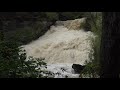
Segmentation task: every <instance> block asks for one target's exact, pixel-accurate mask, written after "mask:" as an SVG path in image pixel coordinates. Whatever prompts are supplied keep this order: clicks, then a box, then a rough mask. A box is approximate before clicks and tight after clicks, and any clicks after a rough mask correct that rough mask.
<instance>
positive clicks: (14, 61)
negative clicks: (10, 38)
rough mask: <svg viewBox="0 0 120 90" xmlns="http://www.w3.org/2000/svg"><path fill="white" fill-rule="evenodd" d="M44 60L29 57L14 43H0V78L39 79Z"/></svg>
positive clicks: (44, 64) (44, 65)
mask: <svg viewBox="0 0 120 90" xmlns="http://www.w3.org/2000/svg"><path fill="white" fill-rule="evenodd" d="M43 60H44V59H40V58H33V57H29V58H28V59H26V53H25V50H22V48H21V47H19V48H18V45H17V43H15V42H5V41H3V42H0V78H40V77H43V76H42V72H44V71H43V70H42V69H41V66H43V67H46V63H44V62H43Z"/></svg>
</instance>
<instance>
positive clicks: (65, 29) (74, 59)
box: [23, 18, 94, 77]
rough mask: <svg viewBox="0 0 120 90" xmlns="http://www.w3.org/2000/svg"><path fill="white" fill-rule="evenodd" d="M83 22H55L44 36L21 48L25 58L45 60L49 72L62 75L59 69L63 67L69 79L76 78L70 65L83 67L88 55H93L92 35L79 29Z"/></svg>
mask: <svg viewBox="0 0 120 90" xmlns="http://www.w3.org/2000/svg"><path fill="white" fill-rule="evenodd" d="M84 21H85V19H84V18H82V19H75V20H68V21H57V22H56V24H55V25H53V26H51V28H50V29H49V30H48V31H47V32H46V33H45V35H43V36H41V37H40V38H39V39H37V40H35V41H33V42H31V43H29V44H27V45H24V46H23V47H24V49H25V50H26V53H27V56H33V57H36V58H45V62H46V63H47V64H48V70H49V71H52V70H53V72H57V71H58V72H60V73H62V71H60V67H63V66H64V67H66V74H67V75H68V76H69V77H72V76H73V77H74V75H75V76H76V77H78V75H77V74H74V73H73V69H72V64H73V63H74V64H81V65H84V64H85V61H89V53H93V51H92V48H91V41H90V40H91V38H93V37H94V34H93V33H92V32H91V31H85V30H84V29H83V28H80V27H81V26H80V25H81V23H83V22H84ZM68 67H69V68H68ZM56 70H57V71H56ZM66 74H65V72H64V74H63V75H66ZM69 74H71V75H72V74H73V75H72V76H70V75H69ZM60 77H63V76H60Z"/></svg>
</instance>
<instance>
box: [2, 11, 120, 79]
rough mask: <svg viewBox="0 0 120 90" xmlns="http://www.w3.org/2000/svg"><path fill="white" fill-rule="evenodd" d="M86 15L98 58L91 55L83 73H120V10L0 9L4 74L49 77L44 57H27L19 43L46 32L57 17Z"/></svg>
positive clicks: (103, 74)
mask: <svg viewBox="0 0 120 90" xmlns="http://www.w3.org/2000/svg"><path fill="white" fill-rule="evenodd" d="M84 17H87V20H86V23H84V24H83V27H84V28H85V30H86V31H91V32H93V33H94V34H95V35H96V38H95V39H91V42H92V48H93V50H94V53H93V56H94V58H92V54H90V55H89V58H90V60H91V61H90V62H86V65H85V68H84V69H83V70H82V72H81V73H80V76H79V77H80V78H82V77H84V76H85V75H89V77H91V78H96V77H99V76H100V77H101V78H103V77H119V53H115V50H117V51H120V50H119V33H118V32H119V19H120V18H119V13H115V12H113V13H104V12H103V14H102V12H0V78H41V77H42V78H49V76H50V75H51V74H52V73H51V72H48V71H44V70H42V69H41V68H40V67H41V66H44V67H46V66H47V64H46V63H45V62H44V58H33V57H29V58H28V60H26V59H27V58H26V51H25V50H23V49H21V48H22V47H19V46H21V45H25V44H28V43H30V42H32V41H34V40H36V39H38V38H39V37H41V36H43V35H44V34H45V33H46V32H47V31H48V30H49V29H50V26H52V25H54V24H55V22H56V21H66V20H74V19H79V18H84ZM102 19H103V20H102ZM102 22H103V28H102ZM108 30H109V31H108ZM115 30H116V31H115ZM114 31H115V32H114ZM101 39H102V40H101ZM100 46H101V47H100ZM116 47H118V48H116ZM114 49H115V50H114ZM41 73H46V74H48V76H43V75H42V74H41Z"/></svg>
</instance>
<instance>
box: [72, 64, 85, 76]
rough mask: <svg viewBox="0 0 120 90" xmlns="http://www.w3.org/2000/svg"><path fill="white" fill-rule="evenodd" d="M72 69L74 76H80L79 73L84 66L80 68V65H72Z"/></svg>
mask: <svg viewBox="0 0 120 90" xmlns="http://www.w3.org/2000/svg"><path fill="white" fill-rule="evenodd" d="M72 68H73V69H74V72H75V73H76V74H80V73H81V71H82V70H83V69H84V68H85V66H82V65H80V64H73V65H72Z"/></svg>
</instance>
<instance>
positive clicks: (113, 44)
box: [100, 12, 120, 78]
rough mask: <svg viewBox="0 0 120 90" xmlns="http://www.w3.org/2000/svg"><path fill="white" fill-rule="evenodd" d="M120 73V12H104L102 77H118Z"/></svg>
mask: <svg viewBox="0 0 120 90" xmlns="http://www.w3.org/2000/svg"><path fill="white" fill-rule="evenodd" d="M119 73H120V12H103V29H102V38H101V72H100V77H101V78H118V77H119Z"/></svg>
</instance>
